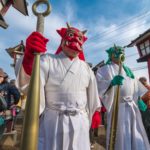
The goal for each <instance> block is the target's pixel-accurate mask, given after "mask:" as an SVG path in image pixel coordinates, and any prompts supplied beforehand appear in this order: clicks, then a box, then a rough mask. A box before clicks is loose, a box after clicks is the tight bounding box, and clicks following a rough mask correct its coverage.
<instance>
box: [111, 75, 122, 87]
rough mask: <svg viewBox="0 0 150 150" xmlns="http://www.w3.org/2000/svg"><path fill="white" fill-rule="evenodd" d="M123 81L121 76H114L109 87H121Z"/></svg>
mask: <svg viewBox="0 0 150 150" xmlns="http://www.w3.org/2000/svg"><path fill="white" fill-rule="evenodd" d="M123 80H124V77H123V76H121V75H116V76H114V78H113V79H112V81H111V85H112V86H115V85H123Z"/></svg>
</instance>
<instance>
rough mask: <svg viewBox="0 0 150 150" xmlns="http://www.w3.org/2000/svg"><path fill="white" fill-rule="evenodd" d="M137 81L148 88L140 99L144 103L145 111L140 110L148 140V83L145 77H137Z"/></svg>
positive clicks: (149, 123) (149, 124)
mask: <svg viewBox="0 0 150 150" xmlns="http://www.w3.org/2000/svg"><path fill="white" fill-rule="evenodd" d="M139 81H140V82H141V83H142V84H143V85H144V86H145V87H146V88H147V89H148V92H147V93H146V94H145V95H144V96H143V97H142V100H143V101H144V102H145V103H146V105H147V109H146V111H141V115H142V119H143V124H144V127H145V130H146V133H147V136H148V139H149V142H150V85H149V84H148V83H147V79H146V78H145V77H141V78H139Z"/></svg>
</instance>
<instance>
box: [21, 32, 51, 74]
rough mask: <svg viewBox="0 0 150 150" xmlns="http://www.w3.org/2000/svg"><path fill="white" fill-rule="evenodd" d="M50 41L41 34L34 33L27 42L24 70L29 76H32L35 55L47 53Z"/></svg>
mask: <svg viewBox="0 0 150 150" xmlns="http://www.w3.org/2000/svg"><path fill="white" fill-rule="evenodd" d="M48 41H49V40H48V39H46V38H45V37H44V36H43V35H42V34H40V33H39V32H33V33H31V35H30V36H29V37H28V38H27V40H26V47H25V54H24V58H23V68H24V70H25V72H26V73H27V74H28V75H31V72H32V66H33V60H34V53H36V52H37V53H45V52H46V44H47V42H48Z"/></svg>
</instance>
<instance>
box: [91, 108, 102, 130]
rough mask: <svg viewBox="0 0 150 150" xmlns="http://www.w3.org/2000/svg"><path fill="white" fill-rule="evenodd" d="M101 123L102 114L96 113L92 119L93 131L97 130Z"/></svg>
mask: <svg viewBox="0 0 150 150" xmlns="http://www.w3.org/2000/svg"><path fill="white" fill-rule="evenodd" d="M100 123H101V117H100V112H99V111H95V113H94V115H93V117H92V125H91V128H92V129H96V128H98V126H99V125H100Z"/></svg>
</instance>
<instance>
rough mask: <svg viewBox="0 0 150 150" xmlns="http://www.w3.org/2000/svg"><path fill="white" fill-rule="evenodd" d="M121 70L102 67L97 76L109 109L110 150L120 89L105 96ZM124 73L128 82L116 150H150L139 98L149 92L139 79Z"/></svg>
mask: <svg viewBox="0 0 150 150" xmlns="http://www.w3.org/2000/svg"><path fill="white" fill-rule="evenodd" d="M118 70H119V66H118V65H116V64H114V63H111V64H110V65H105V66H103V67H102V68H99V69H98V71H97V75H96V78H97V82H98V91H99V96H100V98H101V99H102V102H103V104H104V106H105V107H106V109H107V125H108V126H107V138H106V139H107V141H106V142H107V144H106V145H107V149H108V143H109V136H110V124H111V114H112V104H113V100H114V93H115V91H116V86H113V87H112V88H111V89H110V90H109V91H108V92H107V93H106V94H105V96H104V93H105V91H106V89H107V88H108V87H109V85H110V82H111V80H112V79H113V77H114V76H115V75H118ZM121 74H122V76H123V77H124V78H125V79H124V81H123V85H121V88H120V99H119V100H120V103H119V112H118V125H117V134H116V144H115V150H150V145H149V142H148V139H147V135H146V132H145V129H144V127H143V123H142V119H141V114H140V111H139V109H138V106H137V100H138V97H139V96H142V95H143V94H144V93H145V92H146V89H145V88H144V86H143V85H142V84H141V83H140V82H139V81H138V80H137V79H131V78H129V77H128V76H127V75H126V73H125V71H124V69H122V73H121Z"/></svg>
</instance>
